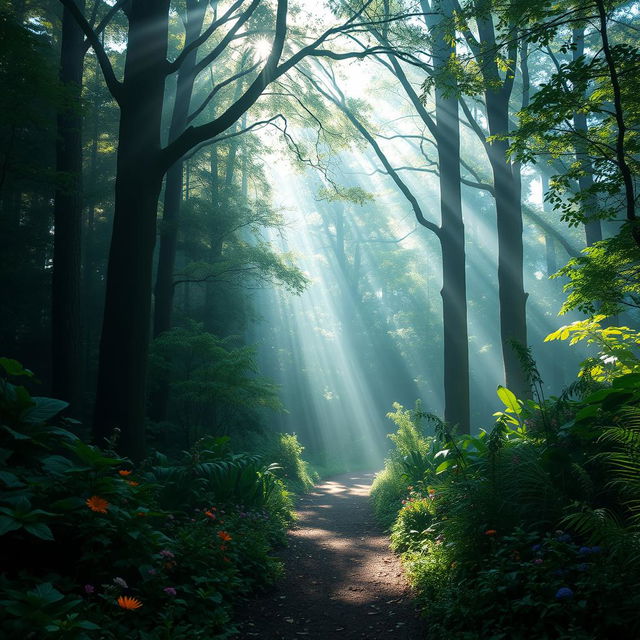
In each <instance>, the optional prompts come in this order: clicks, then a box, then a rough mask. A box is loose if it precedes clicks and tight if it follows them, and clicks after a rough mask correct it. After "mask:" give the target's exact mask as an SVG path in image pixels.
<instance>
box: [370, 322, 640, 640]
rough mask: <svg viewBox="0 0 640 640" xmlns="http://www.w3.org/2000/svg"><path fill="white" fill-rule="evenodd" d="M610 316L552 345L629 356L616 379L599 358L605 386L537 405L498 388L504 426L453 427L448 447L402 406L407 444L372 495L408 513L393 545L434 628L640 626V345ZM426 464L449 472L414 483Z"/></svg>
mask: <svg viewBox="0 0 640 640" xmlns="http://www.w3.org/2000/svg"><path fill="white" fill-rule="evenodd" d="M602 320H603V318H602V317H596V318H592V319H590V320H587V321H583V322H579V323H574V324H573V325H570V326H569V327H563V328H561V329H559V330H558V331H557V332H555V333H554V334H552V335H551V336H550V337H549V339H568V338H571V340H572V342H573V343H576V342H579V341H583V340H587V341H591V342H593V343H596V344H598V345H599V346H600V347H601V348H602V349H603V351H605V352H606V353H607V354H608V355H611V354H612V353H615V354H616V359H615V361H612V362H609V363H604V367H605V369H606V371H604V369H603V370H602V371H601V372H600V373H599V374H598V371H594V370H593V363H592V364H591V368H589V369H587V370H586V371H587V373H585V376H584V377H585V378H589V380H591V379H592V378H591V377H590V375H589V374H590V373H594V375H596V376H597V377H598V379H599V380H600V383H599V385H600V386H599V388H596V389H594V387H593V386H592V385H582V387H580V388H579V387H578V386H576V385H574V388H573V390H572V392H570V393H567V394H563V395H562V396H560V397H558V398H556V397H552V398H550V399H549V400H544V399H540V398H536V400H538V401H535V402H534V401H533V400H526V401H523V400H520V399H518V398H517V397H516V396H515V395H514V394H513V393H512V392H511V391H510V390H508V389H505V388H504V387H498V397H499V398H500V400H501V401H502V403H503V405H504V408H503V410H501V411H498V412H496V414H495V417H496V424H495V426H494V427H493V429H491V430H490V431H481V432H480V434H479V435H478V436H475V437H474V436H467V435H460V436H456V435H455V434H452V433H451V431H450V430H449V429H448V427H447V425H446V424H443V423H441V424H440V425H438V428H437V429H436V431H435V436H434V441H435V445H436V446H435V447H434V442H433V441H427V440H426V439H422V440H421V439H420V438H419V437H417V436H418V435H419V433H418V432H417V430H416V429H415V425H414V423H412V422H411V420H410V419H409V418H410V415H408V413H404V412H403V413H400V410H399V408H396V414H397V418H399V419H396V423H397V424H398V433H397V434H396V437H395V439H394V441H395V442H396V445H397V449H396V451H395V452H392V454H391V456H390V458H389V460H388V461H387V464H386V466H385V470H384V471H383V472H382V473H381V474H379V475H378V478H377V479H376V483H375V484H374V487H373V490H372V501H373V505H374V508H375V510H376V512H377V513H378V514H383V515H385V516H386V517H387V518H389V515H390V514H391V513H392V512H393V511H395V512H396V514H397V515H396V518H395V522H394V523H393V526H392V544H393V546H394V548H395V549H396V550H397V551H399V552H401V553H402V554H403V561H404V563H405V566H406V568H407V572H408V575H409V578H410V580H411V582H412V583H413V585H414V587H415V588H416V590H417V592H418V598H419V601H420V602H421V603H422V606H423V607H424V609H425V615H426V617H427V627H428V632H429V633H430V634H432V635H438V636H446V637H460V638H470V639H471V638H485V637H492V638H529V637H536V638H563V639H566V640H569V638H585V639H587V638H609V637H614V636H615V637H622V638H633V637H636V636H637V634H638V633H639V632H640V628H639V627H638V624H637V618H636V617H635V615H634V613H633V612H634V611H635V610H636V608H637V607H638V604H639V601H638V596H637V594H638V587H639V586H640V533H639V532H640V529H638V526H639V525H640V521H639V519H638V514H639V512H640V511H639V504H640V503H639V501H638V496H639V495H640V493H639V491H640V487H639V486H638V478H639V477H640V462H639V461H640V455H639V447H638V445H639V439H638V433H639V432H640V431H639V428H638V425H639V424H640V384H639V381H638V374H637V362H638V360H637V358H636V356H635V353H634V350H635V344H636V338H635V332H634V331H632V330H631V329H628V328H626V327H605V328H603V327H602V326H601V324H600V322H601V321H602ZM530 364H532V366H533V368H534V369H535V370H536V371H537V368H535V363H532V362H530ZM579 389H581V390H582V393H581V394H580V393H576V392H577V391H578V390H579ZM412 425H413V426H412ZM410 442H413V443H417V447H418V448H417V449H416V450H414V451H413V452H410V451H408V450H407V444H408V443H410ZM400 447H402V454H403V455H402V456H401V455H400ZM434 449H439V450H438V451H437V452H436V453H435V454H434V453H433V451H434ZM426 459H433V460H434V461H435V462H436V463H437V466H435V468H434V467H431V466H428V465H424V467H423V469H424V471H422V476H421V477H420V478H419V479H418V480H417V481H414V482H411V483H408V484H407V469H408V468H411V469H418V468H420V466H419V465H416V464H415V462H416V461H419V460H426ZM403 461H405V462H406V463H409V464H408V466H407V464H406V463H405V464H402V462H403ZM415 477H416V476H414V478H415ZM403 481H404V482H403ZM390 489H395V491H393V490H390Z"/></svg>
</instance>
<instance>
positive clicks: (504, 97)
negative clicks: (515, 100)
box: [477, 14, 530, 397]
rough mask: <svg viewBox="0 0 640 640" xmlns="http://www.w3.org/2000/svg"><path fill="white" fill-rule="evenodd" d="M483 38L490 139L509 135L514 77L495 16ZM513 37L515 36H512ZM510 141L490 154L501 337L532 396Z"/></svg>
mask: <svg viewBox="0 0 640 640" xmlns="http://www.w3.org/2000/svg"><path fill="white" fill-rule="evenodd" d="M477 24H478V33H479V36H480V60H479V61H480V63H481V65H482V73H483V76H484V81H485V84H486V88H485V91H484V94H485V105H486V110H487V123H488V127H489V135H490V136H504V135H505V134H507V133H508V132H509V100H510V97H511V91H512V88H513V73H514V72H511V73H507V76H506V78H505V79H504V80H503V79H502V78H501V77H500V73H499V70H498V65H497V62H496V60H495V51H496V38H495V31H494V26H493V18H492V16H491V14H488V15H484V14H482V15H479V16H478V18H477ZM512 38H513V34H512ZM516 57H517V45H515V44H514V45H512V47H511V51H510V53H509V59H511V60H513V61H514V62H515V58H516ZM508 146H509V143H508V141H507V140H500V139H498V140H495V139H494V141H493V142H492V143H491V144H490V145H488V147H487V152H488V156H489V163H490V165H491V170H492V173H493V184H494V192H495V201H496V222H497V231H498V299H499V304H500V339H501V343H502V355H503V361H504V372H505V384H506V386H507V387H508V388H509V389H511V391H513V392H514V393H515V394H516V395H517V396H518V397H527V396H528V395H529V394H530V390H529V385H528V384H527V380H526V376H525V374H524V371H523V370H522V366H521V364H520V361H519V360H518V357H517V355H516V352H515V350H514V349H513V347H512V346H511V345H512V342H517V343H519V344H521V345H523V346H526V345H527V319H526V310H525V307H526V301H527V295H526V293H525V291H524V277H523V268H524V247H523V240H522V232H523V224H522V206H521V200H520V191H521V187H520V173H519V171H514V167H513V166H512V164H511V162H510V161H509V160H508V157H507V149H508Z"/></svg>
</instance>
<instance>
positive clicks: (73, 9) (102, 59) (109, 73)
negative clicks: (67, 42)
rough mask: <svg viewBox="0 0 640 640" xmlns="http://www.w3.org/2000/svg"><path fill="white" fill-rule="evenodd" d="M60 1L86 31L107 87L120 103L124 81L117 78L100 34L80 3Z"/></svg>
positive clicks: (69, 0)
mask: <svg viewBox="0 0 640 640" xmlns="http://www.w3.org/2000/svg"><path fill="white" fill-rule="evenodd" d="M60 2H61V3H62V5H64V7H65V8H66V9H67V10H68V11H69V12H70V13H71V15H72V16H73V19H74V20H75V21H76V22H77V23H78V26H79V27H80V28H81V29H82V31H83V32H84V34H85V36H86V38H87V40H88V41H89V42H90V43H91V46H92V47H93V50H94V51H95V53H96V57H97V58H98V63H99V64H100V69H101V70H102V74H103V75H104V79H105V82H106V83H107V88H108V89H109V91H110V93H111V95H112V96H113V97H114V98H115V100H116V102H117V103H118V104H120V101H121V99H122V83H121V82H120V81H119V80H118V79H117V78H116V75H115V73H114V71H113V67H112V66H111V61H110V60H109V57H108V56H107V53H106V51H105V50H104V47H103V46H102V44H101V42H100V40H99V39H98V35H97V34H96V32H95V31H94V30H93V29H92V28H91V25H90V24H89V22H88V21H87V19H86V18H85V17H84V15H82V12H81V11H80V9H78V5H77V4H76V3H75V0H60Z"/></svg>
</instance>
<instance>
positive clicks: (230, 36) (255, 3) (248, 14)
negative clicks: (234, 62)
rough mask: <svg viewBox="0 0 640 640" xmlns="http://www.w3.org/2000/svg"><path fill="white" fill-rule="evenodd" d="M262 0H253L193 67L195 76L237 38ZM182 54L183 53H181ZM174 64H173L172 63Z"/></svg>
mask: <svg viewBox="0 0 640 640" xmlns="http://www.w3.org/2000/svg"><path fill="white" fill-rule="evenodd" d="M260 1H261V0H252V2H251V4H250V5H249V6H248V7H247V10H246V11H245V12H244V13H243V14H242V15H241V16H240V17H239V18H238V19H237V20H236V23H235V24H234V25H233V26H232V27H231V29H229V31H227V33H225V35H224V37H223V38H222V40H220V42H219V43H218V44H217V45H216V46H215V47H214V48H213V50H212V51H211V52H210V53H208V54H207V55H206V56H205V57H204V58H202V60H200V62H198V64H197V65H196V66H195V68H194V69H193V74H194V76H197V75H198V74H199V73H200V72H201V71H202V70H203V69H205V68H206V67H207V66H208V65H210V64H211V63H212V62H213V61H214V60H215V59H216V58H217V57H218V56H219V55H220V54H221V53H222V52H223V51H224V50H225V49H226V48H227V45H228V44H229V43H230V42H231V41H232V40H234V39H235V37H236V33H237V32H238V29H240V27H242V25H244V24H245V23H246V22H247V20H248V19H249V18H250V17H251V15H252V14H253V12H254V11H255V10H256V8H257V6H258V5H259V4H260ZM181 55H182V54H181ZM170 66H173V65H170Z"/></svg>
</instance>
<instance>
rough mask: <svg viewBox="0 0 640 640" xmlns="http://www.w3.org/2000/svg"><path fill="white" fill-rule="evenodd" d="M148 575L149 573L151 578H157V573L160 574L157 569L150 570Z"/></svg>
mask: <svg viewBox="0 0 640 640" xmlns="http://www.w3.org/2000/svg"><path fill="white" fill-rule="evenodd" d="M147 573H148V574H149V575H150V576H155V575H156V573H158V572H157V571H156V570H155V569H149V570H148V571H147Z"/></svg>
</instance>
